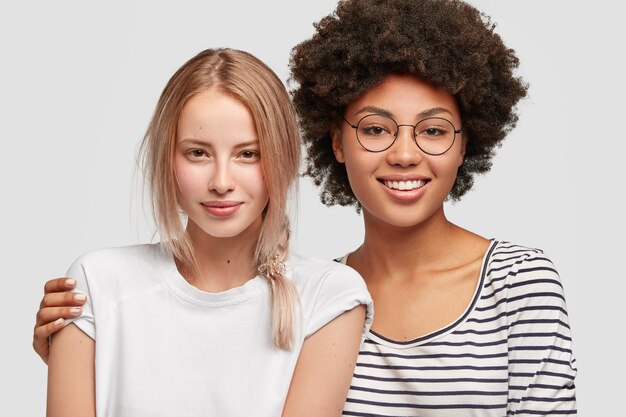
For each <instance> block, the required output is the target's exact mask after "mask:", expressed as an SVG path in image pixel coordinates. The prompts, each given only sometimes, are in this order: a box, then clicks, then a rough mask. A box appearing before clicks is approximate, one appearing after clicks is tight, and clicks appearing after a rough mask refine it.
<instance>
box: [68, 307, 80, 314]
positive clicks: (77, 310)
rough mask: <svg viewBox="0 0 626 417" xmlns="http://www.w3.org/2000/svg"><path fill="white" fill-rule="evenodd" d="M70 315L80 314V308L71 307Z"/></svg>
mask: <svg viewBox="0 0 626 417" xmlns="http://www.w3.org/2000/svg"><path fill="white" fill-rule="evenodd" d="M70 313H72V314H80V307H72V308H70Z"/></svg>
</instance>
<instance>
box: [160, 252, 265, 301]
mask: <svg viewBox="0 0 626 417" xmlns="http://www.w3.org/2000/svg"><path fill="white" fill-rule="evenodd" d="M166 284H167V286H168V287H169V288H170V289H171V290H172V291H173V292H174V293H175V294H176V295H177V296H178V297H179V298H181V299H183V300H184V301H187V302H189V303H192V304H196V305H199V306H205V307H220V306H229V305H235V304H241V303H244V302H246V301H248V300H250V299H252V298H254V297H255V296H257V295H258V294H259V293H260V292H261V290H263V288H264V287H265V286H266V285H267V283H266V280H265V279H264V278H263V277H262V276H260V275H256V276H254V277H252V278H250V279H249V280H248V281H246V282H245V283H244V284H243V285H241V286H238V287H234V288H230V289H228V290H226V291H220V292H208V291H203V290H200V289H198V288H196V287H194V286H193V285H191V284H190V283H189V282H187V280H186V279H185V277H183V276H182V274H181V273H180V272H179V271H178V268H177V267H176V262H175V260H174V255H173V254H172V253H171V252H170V253H168V256H167V279H166Z"/></svg>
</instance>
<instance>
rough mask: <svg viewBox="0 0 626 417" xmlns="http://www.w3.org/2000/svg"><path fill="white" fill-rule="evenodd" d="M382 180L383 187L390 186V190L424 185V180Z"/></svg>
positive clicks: (417, 187)
mask: <svg viewBox="0 0 626 417" xmlns="http://www.w3.org/2000/svg"><path fill="white" fill-rule="evenodd" d="M382 182H383V184H385V187H387V188H390V189H392V190H400V191H411V190H416V189H419V188H422V187H423V186H424V185H426V181H425V180H408V181H392V180H383V181H382Z"/></svg>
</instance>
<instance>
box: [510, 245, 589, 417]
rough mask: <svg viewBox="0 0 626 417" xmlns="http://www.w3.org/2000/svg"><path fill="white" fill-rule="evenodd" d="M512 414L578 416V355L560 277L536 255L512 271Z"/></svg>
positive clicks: (544, 259)
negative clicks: (574, 350)
mask: <svg viewBox="0 0 626 417" xmlns="http://www.w3.org/2000/svg"><path fill="white" fill-rule="evenodd" d="M509 278H510V282H509V288H508V293H509V294H508V303H509V308H508V325H509V327H508V343H509V398H508V410H507V411H508V412H507V415H541V416H548V415H568V416H572V415H574V416H575V415H576V413H577V411H576V388H575V384H574V379H575V377H576V373H577V369H576V359H575V357H574V354H573V352H572V338H571V330H570V326H569V322H568V316H567V309H566V304H565V297H564V291H563V287H562V285H561V280H560V278H559V275H558V273H557V271H556V270H555V268H554V265H553V264H552V262H551V261H550V260H549V259H548V258H546V257H545V256H544V255H543V254H542V253H537V254H535V255H532V256H530V257H528V258H527V259H525V260H523V261H522V262H519V263H517V264H516V267H515V268H514V269H513V270H512V271H511V272H510V274H509Z"/></svg>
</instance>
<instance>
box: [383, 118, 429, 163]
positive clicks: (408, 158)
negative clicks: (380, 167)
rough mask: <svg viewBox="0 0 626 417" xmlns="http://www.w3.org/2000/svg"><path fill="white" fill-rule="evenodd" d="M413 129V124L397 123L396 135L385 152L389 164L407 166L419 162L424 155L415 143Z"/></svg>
mask: <svg viewBox="0 0 626 417" xmlns="http://www.w3.org/2000/svg"><path fill="white" fill-rule="evenodd" d="M413 129H414V127H413V125H398V137H397V138H396V141H395V143H394V144H393V145H392V146H391V148H389V150H388V153H387V160H388V162H389V163H390V164H392V165H400V166H402V167H407V166H411V165H417V164H419V163H420V162H421V160H422V158H423V156H424V155H423V154H422V151H421V150H420V149H419V148H418V147H417V144H416V143H415V138H414V136H413V135H414V130H413Z"/></svg>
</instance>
